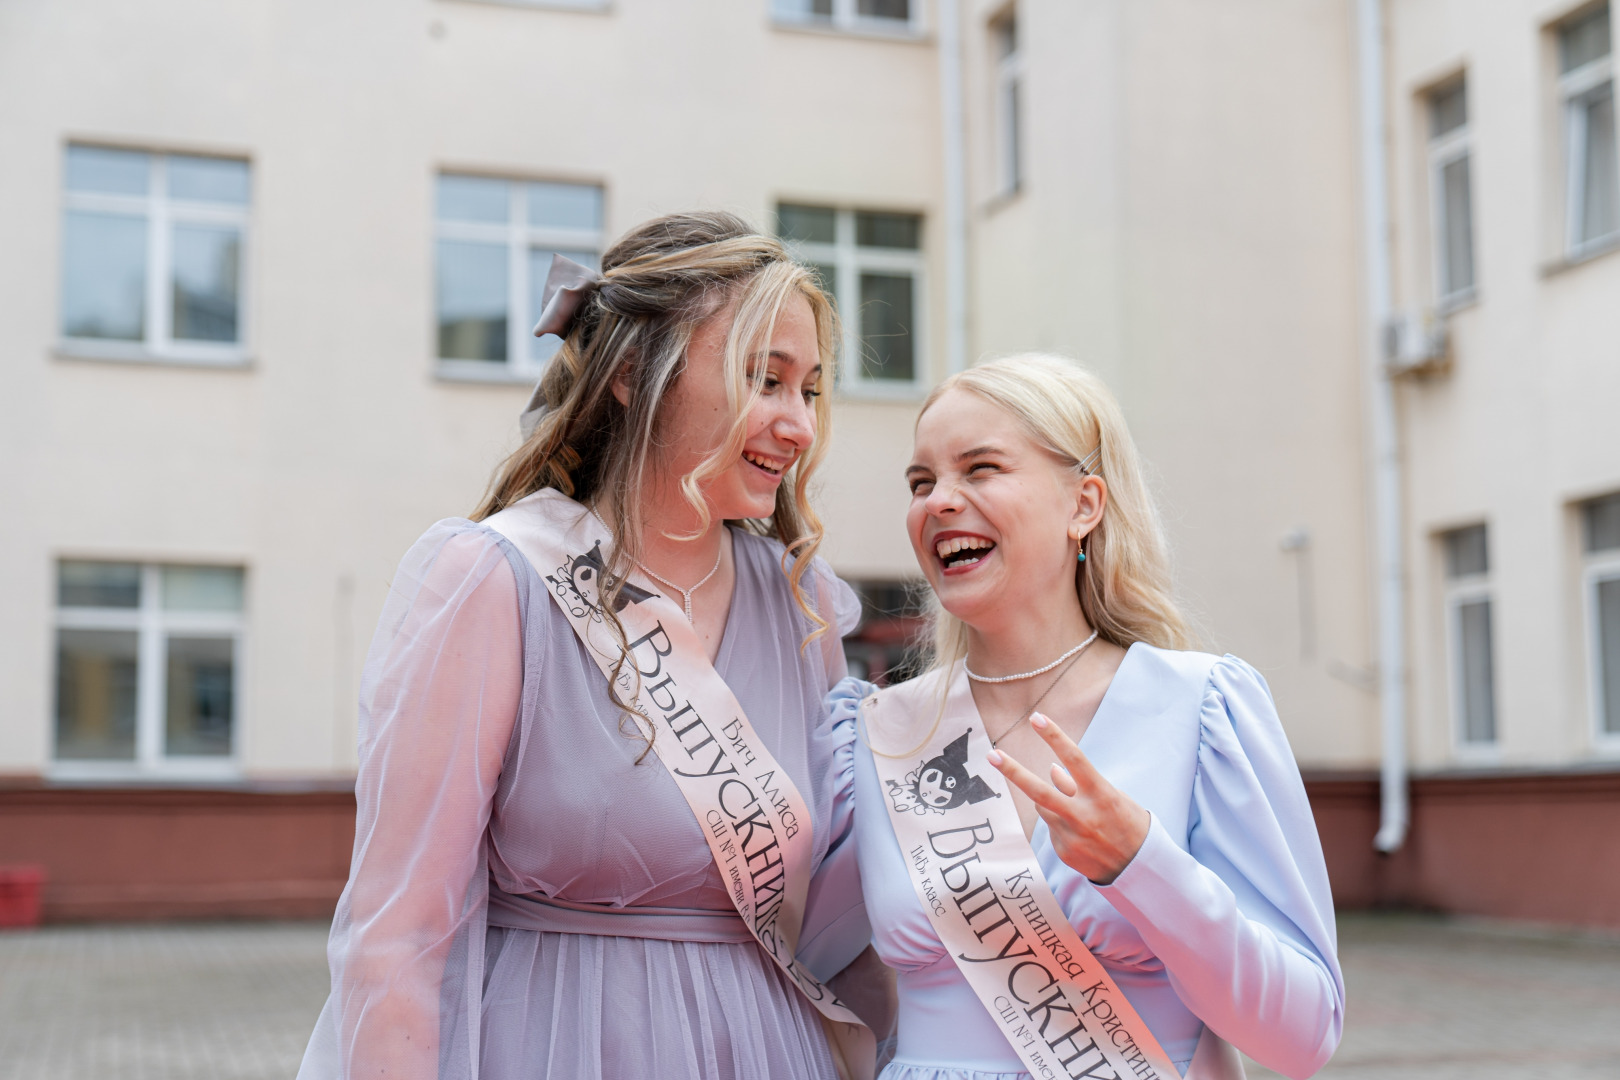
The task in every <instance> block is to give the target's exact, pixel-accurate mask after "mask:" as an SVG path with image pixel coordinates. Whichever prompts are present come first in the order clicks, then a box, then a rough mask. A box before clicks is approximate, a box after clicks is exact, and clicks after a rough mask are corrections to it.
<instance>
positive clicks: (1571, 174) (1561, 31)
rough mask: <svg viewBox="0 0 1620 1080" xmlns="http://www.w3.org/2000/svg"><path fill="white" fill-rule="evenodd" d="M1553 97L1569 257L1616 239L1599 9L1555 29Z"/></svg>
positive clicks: (1604, 28)
mask: <svg viewBox="0 0 1620 1080" xmlns="http://www.w3.org/2000/svg"><path fill="white" fill-rule="evenodd" d="M1558 72H1559V74H1558V96H1559V100H1560V101H1561V102H1562V104H1563V113H1564V132H1565V153H1564V166H1565V178H1566V180H1565V182H1566V189H1565V190H1566V229H1567V234H1566V241H1565V246H1566V248H1567V249H1568V252H1569V254H1570V255H1571V256H1576V257H1578V256H1580V255H1584V254H1586V253H1588V252H1590V251H1592V250H1595V249H1597V248H1600V247H1604V246H1607V245H1608V244H1609V243H1612V242H1613V241H1614V240H1615V239H1616V238H1617V236H1620V159H1617V157H1616V152H1615V151H1616V148H1615V126H1614V60H1613V49H1612V46H1611V43H1610V28H1609V8H1608V5H1607V4H1605V5H1604V6H1602V7H1600V8H1596V9H1594V10H1592V11H1589V12H1587V13H1585V14H1583V15H1581V16H1579V17H1578V18H1576V19H1573V20H1571V21H1570V22H1568V23H1566V24H1565V25H1563V26H1561V27H1559V28H1558Z"/></svg>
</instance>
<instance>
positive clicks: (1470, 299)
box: [1434, 288, 1479, 319]
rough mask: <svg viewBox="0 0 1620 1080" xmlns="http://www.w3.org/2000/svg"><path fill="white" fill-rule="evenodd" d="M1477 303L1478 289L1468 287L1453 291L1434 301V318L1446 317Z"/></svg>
mask: <svg viewBox="0 0 1620 1080" xmlns="http://www.w3.org/2000/svg"><path fill="white" fill-rule="evenodd" d="M1478 304H1479V290H1478V289H1477V288H1475V289H1468V290H1465V291H1464V292H1460V293H1453V294H1452V295H1451V296H1448V297H1446V298H1445V299H1443V300H1439V301H1436V303H1435V305H1434V314H1435V317H1436V318H1440V319H1448V318H1450V317H1451V316H1453V315H1455V314H1457V313H1458V312H1459V311H1467V310H1468V309H1469V308H1471V307H1476V306H1478Z"/></svg>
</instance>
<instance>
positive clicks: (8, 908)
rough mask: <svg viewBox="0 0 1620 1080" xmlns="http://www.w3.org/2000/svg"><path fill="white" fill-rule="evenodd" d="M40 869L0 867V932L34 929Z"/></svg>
mask: <svg viewBox="0 0 1620 1080" xmlns="http://www.w3.org/2000/svg"><path fill="white" fill-rule="evenodd" d="M44 891H45V868H44V867H43V866H36V865H26V866H0V928H4V927H11V928H16V927H21V926H38V925H39V901H40V894H41V893H43V892H44Z"/></svg>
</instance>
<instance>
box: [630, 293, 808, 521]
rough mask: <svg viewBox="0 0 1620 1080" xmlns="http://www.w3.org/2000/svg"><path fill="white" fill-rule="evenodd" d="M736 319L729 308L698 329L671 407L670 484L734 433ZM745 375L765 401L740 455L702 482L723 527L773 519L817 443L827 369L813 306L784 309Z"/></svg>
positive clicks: (758, 404)
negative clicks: (731, 390) (779, 495)
mask: <svg viewBox="0 0 1620 1080" xmlns="http://www.w3.org/2000/svg"><path fill="white" fill-rule="evenodd" d="M734 317H735V307H734V306H731V305H728V306H727V307H725V308H722V309H721V310H720V311H719V312H717V313H716V314H715V315H713V316H712V317H710V318H709V319H707V320H705V321H704V322H703V324H702V325H700V326H699V327H698V328H697V330H696V332H694V333H693V335H692V342H691V344H690V346H688V348H687V354H686V367H685V370H683V371H682V372H681V374H680V376H679V377H678V378H677V379H676V381H675V385H674V387H672V388H671V390H670V392H669V396H668V398H667V399H666V401H665V405H664V409H663V415H664V417H665V420H664V427H663V430H662V432H661V438H662V441H663V442H664V444H665V446H666V447H668V450H667V453H668V455H669V456H668V457H667V458H666V459H665V460H666V461H668V463H669V472H668V474H667V475H669V476H671V477H676V478H678V477H682V476H685V475H687V474H689V473H691V472H693V471H694V470H696V469H697V468H698V467H699V466H701V465H702V464H703V463H704V462H705V461H707V460H708V458H709V457H710V455H712V454H713V453H714V452H715V450H716V448H718V447H720V446H722V445H723V444H724V443H725V442H726V440H727V437H728V436H729V435H730V433H731V426H732V418H733V413H732V407H731V405H730V403H729V402H728V401H727V395H726V370H725V348H726V335H727V334H728V333H729V332H730V330H731V324H732V321H733V319H734ZM746 372H747V376H748V378H749V379H750V380H751V381H752V382H753V383H754V384H756V385H757V386H758V387H759V396H758V397H757V398H756V399H755V400H754V402H753V404H752V406H751V407H750V408H749V410H748V417H747V424H746V429H745V434H744V437H743V444H742V449H741V452H740V453H738V454H737V455H736V456H735V458H734V459H733V460H732V461H730V462H729V463H724V464H723V467H722V469H721V470H720V472H718V473H716V474H714V475H711V476H709V477H708V478H707V479H705V480H703V481H702V482H701V483H700V490H701V491H702V494H703V497H704V499H705V500H706V501H707V502H708V505H709V511H710V513H711V514H712V515H713V516H714V517H715V518H717V519H719V520H729V519H736V518H766V517H770V516H771V514H772V512H773V511H774V509H775V507H776V492H777V489H778V488H779V487H781V486H782V479H783V477H784V476H785V475H786V474H787V471H788V470H789V469H791V468H792V467H793V465H794V463H795V462H797V461H798V460H799V458H800V457H802V456H803V455H804V454H805V453H806V452H807V451H808V450H809V449H810V445H811V443H813V442H814V441H815V437H816V409H815V399H816V398H817V397H818V396H819V395H820V392H821V376H822V370H821V355H820V352H819V350H818V348H817V341H816V320H815V315H814V314H813V313H812V311H811V309H810V302H809V300H807V299H806V298H805V297H804V296H802V295H800V294H797V293H795V294H794V295H793V296H791V297H790V298H789V299H788V300H787V302H786V303H784V304H783V305H782V310H781V312H780V313H779V314H778V316H777V319H776V328H775V332H774V333H773V334H772V336H771V340H770V343H769V347H768V348H767V349H765V350H761V351H760V352H758V353H756V354H754V355H752V356H750V357H749V358H748V361H747V367H746Z"/></svg>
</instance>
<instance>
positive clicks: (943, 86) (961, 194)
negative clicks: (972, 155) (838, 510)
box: [934, 0, 967, 375]
mask: <svg viewBox="0 0 1620 1080" xmlns="http://www.w3.org/2000/svg"><path fill="white" fill-rule="evenodd" d="M934 14H935V17H936V18H937V20H938V23H939V25H938V27H937V32H938V41H939V96H940V114H941V120H942V121H943V129H944V130H943V131H942V133H941V134H942V135H943V144H944V146H943V148H944V151H945V161H944V166H945V373H946V374H947V375H954V374H955V373H956V372H958V371H961V370H962V369H964V368H965V367H967V149H966V143H967V135H966V131H965V126H966V122H965V120H964V117H963V106H962V13H961V8H960V5H959V3H958V0H938V3H937V4H935V6H934Z"/></svg>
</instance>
